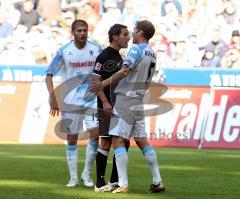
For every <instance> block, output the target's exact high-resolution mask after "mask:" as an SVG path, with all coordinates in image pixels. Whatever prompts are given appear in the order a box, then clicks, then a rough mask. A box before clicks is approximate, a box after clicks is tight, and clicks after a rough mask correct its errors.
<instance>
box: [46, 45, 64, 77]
mask: <svg viewBox="0 0 240 199" xmlns="http://www.w3.org/2000/svg"><path fill="white" fill-rule="evenodd" d="M62 65H63V53H62V51H61V49H60V50H58V51H57V53H56V55H55V57H54V58H53V60H52V62H51V63H50V65H49V67H48V69H47V71H46V75H53V76H54V75H56V74H57V72H58V71H59V70H60V69H61V68H62Z"/></svg>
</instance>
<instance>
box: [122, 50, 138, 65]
mask: <svg viewBox="0 0 240 199" xmlns="http://www.w3.org/2000/svg"><path fill="white" fill-rule="evenodd" d="M140 59H141V50H140V49H139V48H138V47H137V46H134V47H132V48H131V49H130V50H129V52H128V54H127V57H126V59H125V60H124V62H123V65H127V66H128V67H129V68H135V67H136V66H137V64H138V63H139V61H140Z"/></svg>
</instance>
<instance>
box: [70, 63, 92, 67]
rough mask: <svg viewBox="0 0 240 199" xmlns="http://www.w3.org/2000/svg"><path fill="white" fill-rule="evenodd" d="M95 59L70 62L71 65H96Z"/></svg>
mask: <svg viewBox="0 0 240 199" xmlns="http://www.w3.org/2000/svg"><path fill="white" fill-rule="evenodd" d="M94 63H95V62H94V61H85V62H79V61H78V62H70V66H71V67H74V68H75V67H91V66H94Z"/></svg>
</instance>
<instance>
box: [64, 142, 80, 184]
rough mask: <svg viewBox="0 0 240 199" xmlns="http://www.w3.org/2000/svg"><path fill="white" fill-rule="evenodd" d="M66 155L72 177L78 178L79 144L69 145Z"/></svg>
mask: <svg viewBox="0 0 240 199" xmlns="http://www.w3.org/2000/svg"><path fill="white" fill-rule="evenodd" d="M66 156H67V162H68V168H69V173H70V177H71V179H75V180H77V179H78V165H77V164H78V149H77V145H67V147H66Z"/></svg>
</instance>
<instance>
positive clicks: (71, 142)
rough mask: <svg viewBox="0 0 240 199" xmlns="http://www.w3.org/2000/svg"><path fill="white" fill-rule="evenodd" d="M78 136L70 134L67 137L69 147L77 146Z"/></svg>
mask: <svg viewBox="0 0 240 199" xmlns="http://www.w3.org/2000/svg"><path fill="white" fill-rule="evenodd" d="M77 138H78V137H77V135H71V134H68V135H67V142H68V145H76V144H77Z"/></svg>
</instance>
